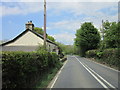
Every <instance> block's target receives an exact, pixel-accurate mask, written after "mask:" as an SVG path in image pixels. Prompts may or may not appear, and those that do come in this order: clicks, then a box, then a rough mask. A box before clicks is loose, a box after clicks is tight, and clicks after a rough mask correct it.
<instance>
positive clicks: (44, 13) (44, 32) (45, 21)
mask: <svg viewBox="0 0 120 90" xmlns="http://www.w3.org/2000/svg"><path fill="white" fill-rule="evenodd" d="M44 47H45V49H46V0H44Z"/></svg>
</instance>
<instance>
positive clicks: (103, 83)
mask: <svg viewBox="0 0 120 90" xmlns="http://www.w3.org/2000/svg"><path fill="white" fill-rule="evenodd" d="M75 58H76V57H75ZM76 59H77V61H78V62H79V63H80V64H81V65H82V66H83V67H84V68H85V69H86V70H87V71H88V72H89V73H90V74H91V75H92V76H93V77H94V78H95V79H96V80H97V81H98V82H99V83H100V84H101V85H102V86H103V87H104V88H106V89H108V87H107V86H106V85H105V84H104V83H103V82H102V81H101V80H100V79H98V77H96V76H95V75H94V74H93V73H92V72H91V71H90V70H89V69H88V68H87V67H86V66H85V65H84V64H83V63H81V62H80V61H79V59H78V58H76ZM108 90H109V89H108Z"/></svg>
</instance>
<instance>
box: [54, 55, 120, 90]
mask: <svg viewBox="0 0 120 90" xmlns="http://www.w3.org/2000/svg"><path fill="white" fill-rule="evenodd" d="M67 59H68V61H67V63H66V64H65V66H64V67H63V69H62V70H61V73H60V74H59V76H58V77H57V80H56V81H55V83H54V85H53V88H98V89H100V88H103V89H105V90H106V89H107V90H111V89H112V88H114V90H117V88H118V85H119V84H118V72H119V71H116V70H113V69H111V68H108V67H106V66H103V65H100V64H98V63H95V62H93V61H90V60H88V59H86V58H82V57H79V56H67ZM112 90H113V89H112Z"/></svg>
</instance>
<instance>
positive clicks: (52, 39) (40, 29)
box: [34, 27, 55, 42]
mask: <svg viewBox="0 0 120 90" xmlns="http://www.w3.org/2000/svg"><path fill="white" fill-rule="evenodd" d="M34 31H35V32H37V33H39V34H41V35H44V31H43V29H42V28H39V27H35V28H34ZM46 36H47V38H48V39H49V40H51V41H53V42H55V39H54V37H52V36H49V35H48V34H46Z"/></svg>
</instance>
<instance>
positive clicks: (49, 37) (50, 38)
mask: <svg viewBox="0 0 120 90" xmlns="http://www.w3.org/2000/svg"><path fill="white" fill-rule="evenodd" d="M47 38H48V39H49V40H51V41H53V42H55V39H54V37H52V36H49V35H47Z"/></svg>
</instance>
